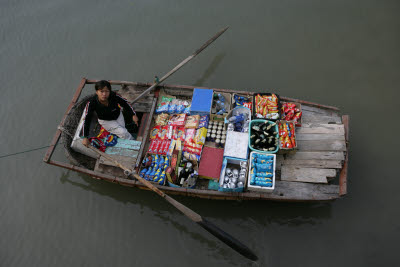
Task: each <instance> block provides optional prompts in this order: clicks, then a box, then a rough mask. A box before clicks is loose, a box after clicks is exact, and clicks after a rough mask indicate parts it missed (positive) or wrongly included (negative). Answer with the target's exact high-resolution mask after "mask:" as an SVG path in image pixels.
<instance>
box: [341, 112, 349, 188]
mask: <svg viewBox="0 0 400 267" xmlns="http://www.w3.org/2000/svg"><path fill="white" fill-rule="evenodd" d="M342 119H343V124H344V126H345V137H346V145H347V152H346V158H345V160H344V164H343V168H342V170H341V172H340V176H339V186H340V191H339V195H340V196H343V195H346V194H347V168H348V162H349V147H350V142H349V137H350V132H349V131H350V129H349V121H350V116H349V115H344V116H343V117H342Z"/></svg>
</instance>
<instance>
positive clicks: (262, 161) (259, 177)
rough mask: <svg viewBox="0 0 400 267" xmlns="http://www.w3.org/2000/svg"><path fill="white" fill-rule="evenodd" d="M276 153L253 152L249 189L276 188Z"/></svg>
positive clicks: (251, 155)
mask: <svg viewBox="0 0 400 267" xmlns="http://www.w3.org/2000/svg"><path fill="white" fill-rule="evenodd" d="M275 160H276V156H275V155H268V154H261V153H257V152H252V153H251V154H250V164H251V169H250V172H249V175H250V180H249V183H248V186H247V187H248V189H249V190H254V191H263V190H273V189H274V188H275V164H276V163H275Z"/></svg>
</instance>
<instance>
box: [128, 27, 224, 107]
mask: <svg viewBox="0 0 400 267" xmlns="http://www.w3.org/2000/svg"><path fill="white" fill-rule="evenodd" d="M228 28H229V27H226V28H224V29H222V30H221V31H219V32H218V33H217V34H215V35H214V36H213V37H212V38H211V39H210V40H208V41H207V42H205V43H204V44H203V46H202V47H200V48H199V49H197V50H196V51H195V52H194V53H193V54H192V55H190V56H188V57H187V58H186V59H185V60H183V61H182V62H181V63H179V64H178V65H176V67H175V68H173V69H172V70H170V71H169V72H168V73H167V74H165V75H164V76H163V77H162V78H161V79H160V80H159V81H157V82H155V83H154V84H153V85H152V86H150V87H149V88H148V89H146V91H144V92H143V93H141V94H140V95H139V96H138V97H136V98H135V100H133V101H132V103H135V102H136V101H138V100H139V99H140V98H142V97H143V96H144V95H146V94H148V93H150V91H151V90H153V89H154V88H155V87H156V86H157V85H159V84H160V83H162V82H163V81H165V80H166V79H167V78H168V77H169V76H171V75H172V74H174V73H175V72H176V71H177V70H179V69H180V68H182V66H183V65H185V64H186V63H188V62H189V61H190V60H192V59H193V58H194V57H195V56H197V55H198V54H200V52H201V51H203V50H204V49H205V48H206V47H207V46H209V45H210V44H211V43H212V42H214V41H215V40H216V39H217V38H218V37H220V36H221V35H222V34H223V33H224V32H225V31H226V30H227V29H228Z"/></svg>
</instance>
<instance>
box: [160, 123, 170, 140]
mask: <svg viewBox="0 0 400 267" xmlns="http://www.w3.org/2000/svg"><path fill="white" fill-rule="evenodd" d="M167 134H168V126H167V125H165V126H162V127H161V129H160V132H159V133H158V138H160V139H161V140H165V139H167Z"/></svg>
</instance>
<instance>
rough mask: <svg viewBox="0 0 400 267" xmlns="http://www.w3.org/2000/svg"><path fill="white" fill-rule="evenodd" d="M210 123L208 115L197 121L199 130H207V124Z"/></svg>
mask: <svg viewBox="0 0 400 267" xmlns="http://www.w3.org/2000/svg"><path fill="white" fill-rule="evenodd" d="M209 121H210V118H209V116H208V115H204V116H201V117H200V121H199V128H202V127H204V128H208V123H209Z"/></svg>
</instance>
